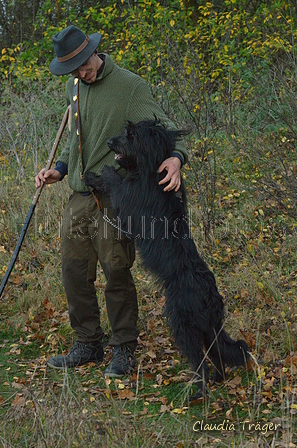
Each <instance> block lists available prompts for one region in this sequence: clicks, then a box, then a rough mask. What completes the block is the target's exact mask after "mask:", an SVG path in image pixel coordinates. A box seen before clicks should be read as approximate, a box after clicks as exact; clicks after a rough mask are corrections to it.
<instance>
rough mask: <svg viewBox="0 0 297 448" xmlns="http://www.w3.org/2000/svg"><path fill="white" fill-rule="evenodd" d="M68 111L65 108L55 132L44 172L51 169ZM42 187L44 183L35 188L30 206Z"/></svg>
mask: <svg viewBox="0 0 297 448" xmlns="http://www.w3.org/2000/svg"><path fill="white" fill-rule="evenodd" d="M69 110H70V106H68V107H67V109H66V111H65V114H64V117H63V119H62V122H61V124H60V127H59V130H58V132H57V135H56V138H55V141H54V144H53V147H52V150H51V152H50V155H49V157H48V159H47V163H46V166H45V172H46V171H48V170H49V169H50V168H51V166H52V163H53V161H54V158H55V155H56V152H57V149H58V145H59V142H60V139H61V137H62V134H63V132H64V129H65V126H66V124H67V121H68V115H69ZM43 185H44V183H43V182H42V183H41V185H40V187H39V188H37V190H36V193H35V195H34V198H33V201H32V204H34V205H36V204H37V202H38V199H39V196H40V195H41V192H42V189H43Z"/></svg>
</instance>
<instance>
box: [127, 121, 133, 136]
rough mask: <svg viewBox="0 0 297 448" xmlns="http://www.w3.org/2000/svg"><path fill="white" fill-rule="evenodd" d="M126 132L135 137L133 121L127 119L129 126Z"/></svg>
mask: <svg viewBox="0 0 297 448" xmlns="http://www.w3.org/2000/svg"><path fill="white" fill-rule="evenodd" d="M126 134H127V136H128V137H129V136H130V137H134V135H135V124H134V123H133V121H130V120H128V121H127V126H126Z"/></svg>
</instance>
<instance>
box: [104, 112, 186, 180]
mask: <svg viewBox="0 0 297 448" xmlns="http://www.w3.org/2000/svg"><path fill="white" fill-rule="evenodd" d="M186 133H187V131H182V130H179V131H178V130H176V131H175V130H168V129H166V128H165V126H163V125H162V124H161V122H160V121H159V120H157V119H155V120H148V121H141V122H139V123H136V124H135V123H132V122H128V125H127V127H126V130H125V132H124V134H122V135H119V136H117V137H113V138H111V139H109V140H108V142H107V144H108V146H109V147H110V149H112V150H113V151H114V152H115V160H116V161H117V163H119V164H120V165H121V166H122V167H123V168H125V169H126V170H127V171H133V170H136V169H137V170H139V171H140V172H148V171H149V172H156V171H157V169H158V168H159V166H160V165H161V163H162V162H163V161H164V160H165V159H167V158H168V157H170V156H171V154H172V152H173V151H174V148H175V143H176V140H177V139H179V138H181V137H182V136H183V135H185V134H186Z"/></svg>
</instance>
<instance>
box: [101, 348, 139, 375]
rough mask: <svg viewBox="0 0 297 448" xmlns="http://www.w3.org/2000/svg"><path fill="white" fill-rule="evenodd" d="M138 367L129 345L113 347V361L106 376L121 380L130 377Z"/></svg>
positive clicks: (105, 373) (106, 371)
mask: <svg viewBox="0 0 297 448" xmlns="http://www.w3.org/2000/svg"><path fill="white" fill-rule="evenodd" d="M135 366H136V359H135V356H134V355H133V353H132V351H131V349H130V348H129V347H128V346H127V345H117V346H114V347H112V359H111V361H110V364H109V366H108V367H107V369H106V370H105V372H104V376H108V377H111V378H120V377H121V376H124V375H128V374H129V373H131V372H132V370H133V369H134V367H135Z"/></svg>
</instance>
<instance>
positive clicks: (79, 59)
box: [49, 33, 102, 75]
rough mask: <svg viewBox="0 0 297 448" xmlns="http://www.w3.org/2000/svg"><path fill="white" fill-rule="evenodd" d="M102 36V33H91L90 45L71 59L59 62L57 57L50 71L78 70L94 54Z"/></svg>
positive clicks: (56, 73)
mask: <svg viewBox="0 0 297 448" xmlns="http://www.w3.org/2000/svg"><path fill="white" fill-rule="evenodd" d="M101 37H102V36H101V34H100V33H94V34H91V35H90V36H89V42H88V45H87V46H86V47H85V48H84V49H83V50H82V51H81V52H80V53H79V54H77V55H76V56H74V57H73V58H72V59H69V61H65V62H59V61H58V58H57V57H55V59H53V60H52V62H51V63H50V65H49V70H50V72H51V73H53V75H68V74H69V73H71V72H74V71H75V70H77V69H78V67H80V66H81V65H82V64H84V63H85V62H86V61H87V60H88V59H89V58H90V57H91V56H92V54H93V53H94V51H95V50H96V48H97V47H98V45H99V43H100V41H101Z"/></svg>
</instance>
